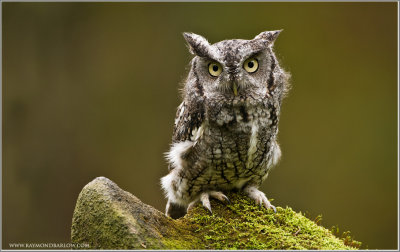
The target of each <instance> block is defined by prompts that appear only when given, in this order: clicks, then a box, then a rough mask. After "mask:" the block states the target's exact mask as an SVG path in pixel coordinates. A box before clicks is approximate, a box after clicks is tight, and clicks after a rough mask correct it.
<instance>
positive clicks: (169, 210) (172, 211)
mask: <svg viewBox="0 0 400 252" xmlns="http://www.w3.org/2000/svg"><path fill="white" fill-rule="evenodd" d="M185 214H186V207H184V206H181V205H178V204H176V203H173V202H171V201H170V200H168V203H167V206H166V208H165V215H166V216H169V217H171V218H172V219H178V218H180V217H183V216H184V215H185Z"/></svg>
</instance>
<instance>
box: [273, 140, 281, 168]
mask: <svg viewBox="0 0 400 252" xmlns="http://www.w3.org/2000/svg"><path fill="white" fill-rule="evenodd" d="M272 146H273V150H272V165H276V164H278V162H279V159H280V158H281V155H282V152H281V148H280V147H279V145H278V143H277V142H276V141H274V142H273V145H272Z"/></svg>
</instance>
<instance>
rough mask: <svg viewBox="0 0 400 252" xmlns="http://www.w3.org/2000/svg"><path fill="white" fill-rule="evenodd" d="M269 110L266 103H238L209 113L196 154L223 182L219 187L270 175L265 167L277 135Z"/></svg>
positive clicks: (219, 182) (220, 182)
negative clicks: (272, 141) (248, 104)
mask: <svg viewBox="0 0 400 252" xmlns="http://www.w3.org/2000/svg"><path fill="white" fill-rule="evenodd" d="M267 108H268V107H267V106H265V105H264V104H256V105H253V104H251V106H246V105H245V104H238V105H237V106H221V107H220V108H218V109H212V110H211V111H208V117H207V122H206V124H205V126H204V127H205V128H204V132H203V136H202V139H201V141H200V142H201V143H199V145H198V148H199V150H200V152H197V153H199V154H200V155H201V157H202V158H201V160H202V162H205V163H207V166H208V167H209V168H208V170H209V172H210V173H212V174H214V176H216V177H217V178H218V179H219V180H220V181H218V184H219V185H221V184H226V185H234V184H237V182H238V181H242V180H246V179H249V178H251V177H252V176H263V175H264V174H265V173H266V172H267V171H266V169H264V168H265V165H264V164H265V162H266V159H267V157H268V151H269V145H270V141H271V139H272V138H273V136H274V134H275V130H274V127H273V120H272V119H271V111H269V110H268V109H267Z"/></svg>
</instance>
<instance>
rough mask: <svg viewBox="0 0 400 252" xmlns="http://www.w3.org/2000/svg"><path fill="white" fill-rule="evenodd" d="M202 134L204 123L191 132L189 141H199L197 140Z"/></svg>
mask: <svg viewBox="0 0 400 252" xmlns="http://www.w3.org/2000/svg"><path fill="white" fill-rule="evenodd" d="M203 132H204V123H203V124H201V126H200V127H199V128H194V129H193V130H192V134H191V136H190V140H192V141H197V140H199V138H200V137H201V136H202V135H203Z"/></svg>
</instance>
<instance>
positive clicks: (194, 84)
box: [161, 31, 288, 218]
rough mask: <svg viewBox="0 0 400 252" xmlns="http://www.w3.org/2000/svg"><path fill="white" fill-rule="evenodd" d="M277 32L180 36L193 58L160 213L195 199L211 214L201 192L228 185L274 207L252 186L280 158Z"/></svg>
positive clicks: (283, 82)
mask: <svg viewBox="0 0 400 252" xmlns="http://www.w3.org/2000/svg"><path fill="white" fill-rule="evenodd" d="M278 34H279V31H272V32H264V33H261V34H260V35H258V36H257V37H256V38H255V39H253V40H225V41H221V42H219V43H216V44H214V45H210V44H208V42H207V41H206V40H205V39H204V38H203V37H201V36H199V35H195V34H187V33H185V38H186V40H187V42H188V44H189V47H190V49H191V52H192V53H194V54H195V55H196V57H195V58H194V59H193V60H192V62H191V69H190V72H189V75H188V78H187V80H186V82H185V85H184V90H183V93H184V98H183V102H182V103H181V105H180V106H179V107H178V111H177V116H176V119H175V127H174V133H173V143H172V146H171V150H170V151H169V152H168V155H167V158H168V160H169V163H170V173H169V174H168V175H167V176H165V177H163V178H162V180H161V181H162V187H163V189H164V191H165V193H166V196H167V198H168V204H167V209H166V214H167V215H169V216H171V217H174V218H178V217H180V216H182V215H184V214H185V212H186V209H187V207H188V206H189V205H190V204H192V203H194V202H197V201H198V200H200V201H202V203H203V205H204V206H205V207H207V208H208V209H209V210H210V211H211V208H210V205H209V201H208V197H209V196H211V197H215V198H217V199H220V200H227V198H226V197H225V195H223V194H222V193H221V192H220V191H228V190H232V189H238V190H244V191H245V192H246V193H248V194H249V196H250V197H252V198H254V199H255V200H256V201H257V202H258V203H260V204H264V206H266V207H273V206H272V205H271V204H270V203H269V201H268V200H267V198H266V197H265V195H264V194H263V193H262V192H261V191H258V189H257V188H258V187H259V186H260V184H261V183H262V181H263V180H264V179H265V178H266V177H267V175H268V171H269V169H270V168H271V167H272V166H273V165H275V164H276V163H277V162H278V160H279V157H280V155H281V151H280V148H279V146H278V144H277V141H276V138H277V133H278V121H279V113H280V106H281V101H282V98H283V96H284V94H285V92H286V90H287V86H288V84H287V79H288V75H287V74H286V73H285V72H284V71H283V70H282V69H281V68H280V66H279V64H278V61H277V59H276V57H275V55H274V53H273V51H272V45H273V42H274V40H275V38H276V37H277V35H278ZM255 67H257V68H255Z"/></svg>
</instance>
